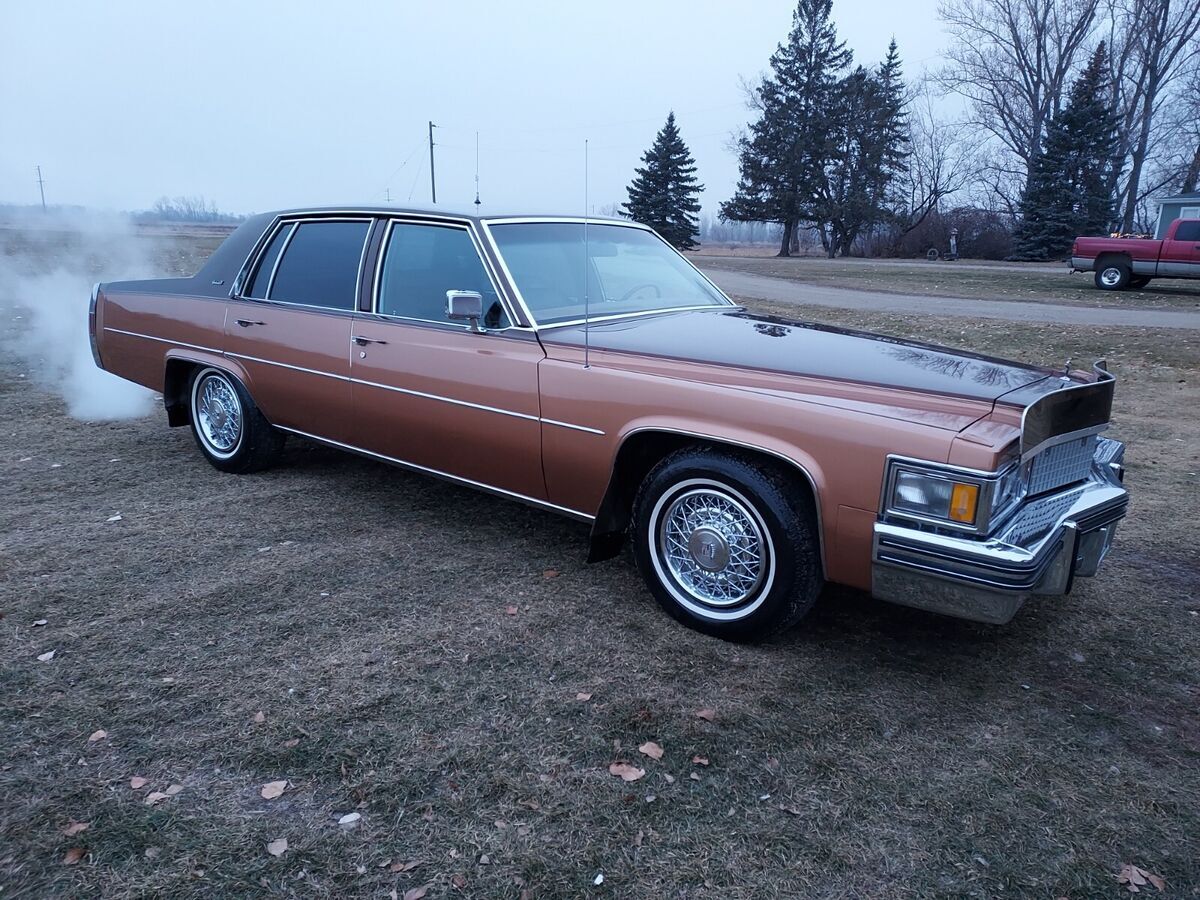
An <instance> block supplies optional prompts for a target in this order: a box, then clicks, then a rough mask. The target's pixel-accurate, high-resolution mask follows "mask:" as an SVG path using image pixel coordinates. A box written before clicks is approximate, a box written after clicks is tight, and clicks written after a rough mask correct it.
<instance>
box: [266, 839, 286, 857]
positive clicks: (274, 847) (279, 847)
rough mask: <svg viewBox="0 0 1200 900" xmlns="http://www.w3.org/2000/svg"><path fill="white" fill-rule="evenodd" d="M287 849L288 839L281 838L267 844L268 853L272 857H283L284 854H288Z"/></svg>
mask: <svg viewBox="0 0 1200 900" xmlns="http://www.w3.org/2000/svg"><path fill="white" fill-rule="evenodd" d="M287 848H288V845H287V838H279V839H278V840H274V841H271V843H269V844H267V852H268V853H270V854H271V855H272V856H283V854H285V853H287Z"/></svg>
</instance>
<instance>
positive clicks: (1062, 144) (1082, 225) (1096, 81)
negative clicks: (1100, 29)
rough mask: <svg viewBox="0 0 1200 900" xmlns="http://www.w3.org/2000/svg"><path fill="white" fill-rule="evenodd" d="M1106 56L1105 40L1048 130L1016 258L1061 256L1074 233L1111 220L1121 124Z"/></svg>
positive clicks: (1025, 200) (1101, 227)
mask: <svg viewBox="0 0 1200 900" xmlns="http://www.w3.org/2000/svg"><path fill="white" fill-rule="evenodd" d="M1106 54H1107V51H1106V49H1105V46H1104V43H1103V42H1101V43H1100V44H1099V46H1097V47H1096V52H1095V53H1094V54H1092V58H1091V60H1090V61H1089V62H1088V65H1087V68H1085V69H1084V70H1083V72H1082V73H1081V74H1080V76H1079V78H1077V79H1076V80H1075V83H1074V84H1073V85H1072V86H1071V92H1070V97H1069V99H1068V101H1067V105H1066V106H1065V107H1064V108H1063V110H1062V111H1061V112H1060V113H1059V114H1058V115H1056V116H1055V117H1054V120H1053V121H1052V122H1051V123H1050V126H1049V127H1048V128H1047V130H1046V140H1045V144H1044V146H1043V148H1042V151H1041V153H1039V154H1038V156H1037V158H1036V159H1035V160H1034V164H1033V169H1032V171H1031V172H1030V176H1029V183H1028V185H1027V187H1026V189H1025V192H1024V194H1023V195H1022V197H1021V222H1020V224H1019V225H1018V226H1017V230H1016V234H1015V235H1014V241H1015V244H1016V250H1015V252H1014V254H1013V258H1015V259H1026V260H1045V259H1061V258H1063V257H1064V256H1065V255H1066V254H1067V253H1069V252H1070V249H1071V242H1072V241H1073V240H1074V239H1075V237H1076V236H1078V235H1081V234H1100V233H1103V232H1105V231H1107V230H1108V227H1109V224H1110V223H1111V222H1112V219H1113V216H1114V204H1113V197H1112V194H1111V193H1110V191H1109V187H1110V185H1111V184H1112V178H1111V174H1112V168H1113V166H1114V165H1115V160H1116V134H1117V127H1118V123H1117V117H1116V112H1115V110H1114V106H1113V101H1112V91H1111V86H1110V81H1109V78H1108V75H1107V61H1106Z"/></svg>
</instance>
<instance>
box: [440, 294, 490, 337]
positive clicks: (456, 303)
mask: <svg viewBox="0 0 1200 900" xmlns="http://www.w3.org/2000/svg"><path fill="white" fill-rule="evenodd" d="M446 318H447V319H453V320H456V321H462V320H463V319H466V320H469V321H470V323H471V330H472V331H482V330H483V329H481V328H480V327H479V320H480V319H482V318H483V294H481V293H479V292H478V291H446Z"/></svg>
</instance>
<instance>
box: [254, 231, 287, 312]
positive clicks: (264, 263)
mask: <svg viewBox="0 0 1200 900" xmlns="http://www.w3.org/2000/svg"><path fill="white" fill-rule="evenodd" d="M295 227H296V226H295V225H293V224H291V223H289V224H287V225H284V226H283V227H282V228H280V229H279V230H278V231H276V232H275V237H273V238H271V243H269V244H268V245H267V249H266V252H265V253H263V255H262V259H260V260H259V261H258V269H256V270H255V272H254V279H253V280H252V281H251V282H250V288H249V290H247V291H246V296H247V297H255V298H257V299H259V300H265V299H266V298H267V290H268V289H269V288H270V287H271V273H272V272H274V271H275V261H276V260H277V259H279V251H280V250H282V249H283V245H284V244H286V243H287V238H288V235H289V234H291V233H292V229H293V228H295Z"/></svg>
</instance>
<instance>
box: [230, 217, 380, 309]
mask: <svg viewBox="0 0 1200 900" xmlns="http://www.w3.org/2000/svg"><path fill="white" fill-rule="evenodd" d="M369 229H370V223H369V222H366V221H363V222H301V223H299V224H298V225H297V226H296V233H295V234H294V235H292V237H291V240H290V241H288V243H287V248H286V249H285V250H284V251H283V258H282V259H280V260H279V265H278V267H277V268H276V270H275V278H274V280H273V281H272V282H271V285H270V290H269V293H268V295H267V299H268V300H273V301H276V302H279V303H296V304H301V305H304V306H320V307H325V308H326V309H345V310H352V309H354V307H355V289H356V288H357V286H358V267H359V264H360V262H361V261H362V252H363V245H364V244H365V243H366V240H367V231H368V230H369ZM270 251H271V248H270V247H268V248H267V252H268V253H269V252H270ZM257 281H258V279H257V277H256V278H255V284H254V285H253V289H257V288H258V283H257Z"/></svg>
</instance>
